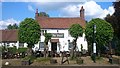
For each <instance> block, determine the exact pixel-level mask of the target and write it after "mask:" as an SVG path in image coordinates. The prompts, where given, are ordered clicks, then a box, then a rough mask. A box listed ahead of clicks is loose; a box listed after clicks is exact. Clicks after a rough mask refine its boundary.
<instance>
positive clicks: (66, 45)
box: [37, 29, 88, 52]
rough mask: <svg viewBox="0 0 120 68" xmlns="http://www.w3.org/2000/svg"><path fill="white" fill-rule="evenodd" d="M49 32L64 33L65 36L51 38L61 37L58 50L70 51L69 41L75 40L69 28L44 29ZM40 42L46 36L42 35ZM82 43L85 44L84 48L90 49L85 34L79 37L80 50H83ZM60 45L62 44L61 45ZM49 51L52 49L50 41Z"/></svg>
mask: <svg viewBox="0 0 120 68" xmlns="http://www.w3.org/2000/svg"><path fill="white" fill-rule="evenodd" d="M44 30H46V31H47V33H64V38H51V39H59V44H58V45H57V52H59V51H69V42H68V40H70V42H72V41H73V39H74V38H73V37H71V36H70V34H69V32H68V29H44ZM40 40H41V41H40V42H44V40H45V37H44V36H43V35H41V38H40ZM81 44H82V45H83V49H85V50H88V44H87V41H86V39H85V34H83V36H82V37H79V38H78V39H77V47H78V49H79V51H81ZM59 45H60V46H59ZM37 46H38V47H39V45H37ZM48 47H49V51H51V42H49V43H48Z"/></svg>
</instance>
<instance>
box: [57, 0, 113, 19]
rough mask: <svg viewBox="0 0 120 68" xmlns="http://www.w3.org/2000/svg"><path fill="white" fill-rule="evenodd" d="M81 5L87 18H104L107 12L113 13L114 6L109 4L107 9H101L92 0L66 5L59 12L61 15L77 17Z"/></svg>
mask: <svg viewBox="0 0 120 68" xmlns="http://www.w3.org/2000/svg"><path fill="white" fill-rule="evenodd" d="M81 6H83V7H84V9H85V17H86V19H87V20H90V19H92V18H104V17H106V15H107V14H111V15H112V14H113V13H114V8H113V6H110V7H109V8H108V9H103V8H102V7H101V6H100V5H98V4H97V3H96V2H94V1H89V2H86V3H83V4H78V5H68V6H66V7H64V8H62V9H61V13H60V14H59V15H60V16H61V17H62V16H64V17H79V14H80V12H79V11H80V8H81Z"/></svg>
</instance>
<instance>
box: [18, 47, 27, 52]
mask: <svg viewBox="0 0 120 68" xmlns="http://www.w3.org/2000/svg"><path fill="white" fill-rule="evenodd" d="M26 51H27V48H18V50H17V52H18V53H22V52H26Z"/></svg>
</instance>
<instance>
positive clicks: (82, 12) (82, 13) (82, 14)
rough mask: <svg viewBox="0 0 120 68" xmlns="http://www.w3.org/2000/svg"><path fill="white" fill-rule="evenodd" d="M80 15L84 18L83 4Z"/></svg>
mask: <svg viewBox="0 0 120 68" xmlns="http://www.w3.org/2000/svg"><path fill="white" fill-rule="evenodd" d="M80 17H81V19H84V8H83V6H82V7H81V9H80Z"/></svg>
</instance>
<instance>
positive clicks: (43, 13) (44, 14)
mask: <svg viewBox="0 0 120 68" xmlns="http://www.w3.org/2000/svg"><path fill="white" fill-rule="evenodd" d="M39 16H44V17H49V15H48V14H47V13H45V12H40V13H39Z"/></svg>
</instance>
